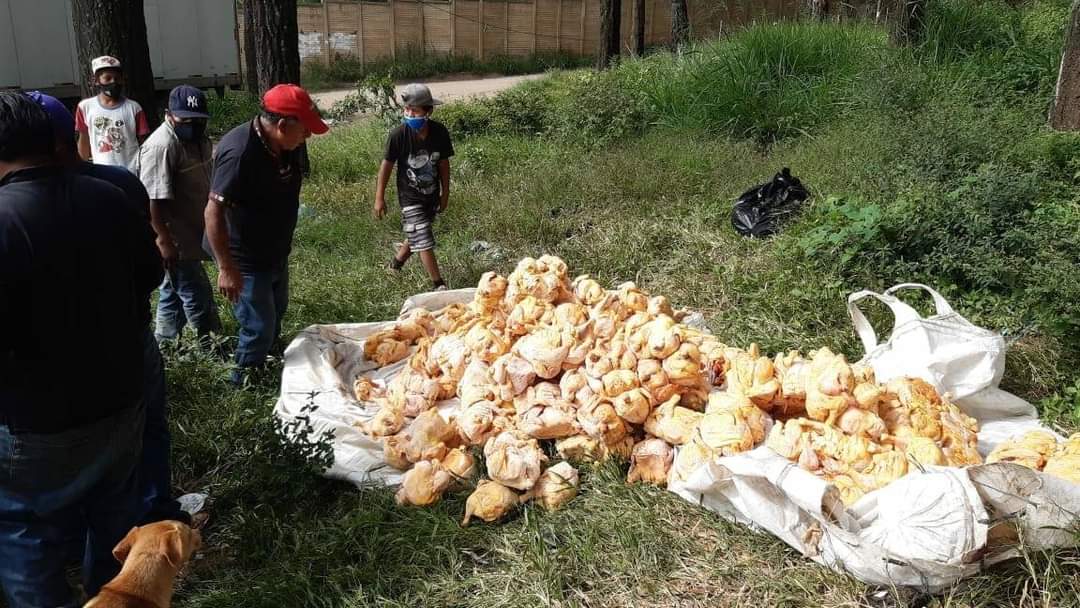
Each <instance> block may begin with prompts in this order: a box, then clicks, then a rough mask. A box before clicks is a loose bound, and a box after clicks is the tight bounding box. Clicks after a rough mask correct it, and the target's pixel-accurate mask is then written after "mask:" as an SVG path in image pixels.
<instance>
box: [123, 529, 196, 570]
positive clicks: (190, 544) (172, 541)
mask: <svg viewBox="0 0 1080 608" xmlns="http://www.w3.org/2000/svg"><path fill="white" fill-rule="evenodd" d="M200 546H202V535H200V534H199V531H198V530H192V529H191V528H190V527H189V526H187V525H186V524H183V523H181V522H178V521H159V522H155V523H152V524H147V525H145V526H139V527H135V528H132V529H131V531H130V532H128V533H127V536H125V537H124V539H123V540H121V541H120V543H119V544H118V545H116V547H115V548H114V549H113V557H115V558H116V560H117V561H119V562H120V563H124V561H125V560H127V558H128V555H130V554H132V553H144V552H145V553H149V554H152V555H162V556H164V557H165V559H166V560H168V562H169V565H171V566H173V567H174V568H177V569H179V568H180V567H181V566H183V565H184V564H186V563H187V561H188V560H189V559H191V556H192V554H194V553H195V551H197V550H198V549H199V547H200Z"/></svg>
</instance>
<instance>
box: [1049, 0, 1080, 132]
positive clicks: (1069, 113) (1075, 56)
mask: <svg viewBox="0 0 1080 608" xmlns="http://www.w3.org/2000/svg"><path fill="white" fill-rule="evenodd" d="M1050 126H1051V127H1053V128H1055V129H1059V130H1063V131H1064V130H1069V131H1080V0H1077V1H1076V2H1073V6H1072V17H1071V18H1070V19H1069V30H1068V33H1067V34H1066V38H1065V52H1064V54H1063V55H1062V56H1061V71H1060V72H1058V82H1057V90H1056V91H1055V92H1054V108H1053V109H1052V110H1051V111H1050Z"/></svg>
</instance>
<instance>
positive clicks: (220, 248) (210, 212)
mask: <svg viewBox="0 0 1080 608" xmlns="http://www.w3.org/2000/svg"><path fill="white" fill-rule="evenodd" d="M203 220H205V222H206V240H208V241H209V242H210V249H211V250H213V252H214V258H215V259H216V260H217V265H218V290H219V291H220V292H221V295H223V296H225V297H226V298H228V299H229V301H230V302H233V303H236V302H237V301H238V300H239V299H240V288H241V287H242V286H243V280H242V279H241V277H240V271H239V270H238V269H237V267H236V261H235V260H233V257H232V253H231V252H230V251H229V228H228V224H227V223H226V220H225V207H224V205H222V204H221V203H219V202H217V201H216V200H214V198H213V197H212V196H211V197H210V200H209V201H208V202H207V203H206V211H205V212H203Z"/></svg>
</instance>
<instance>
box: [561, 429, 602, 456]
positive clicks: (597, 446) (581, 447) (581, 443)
mask: <svg viewBox="0 0 1080 608" xmlns="http://www.w3.org/2000/svg"><path fill="white" fill-rule="evenodd" d="M555 451H556V452H558V453H559V456H562V457H563V458H565V459H567V460H571V461H575V462H599V461H601V460H604V459H606V458H607V455H608V454H607V449H606V447H605V445H604V443H603V442H602V441H600V440H599V439H597V438H595V437H589V436H588V435H574V436H573V437H567V438H566V439H560V440H559V441H556V442H555Z"/></svg>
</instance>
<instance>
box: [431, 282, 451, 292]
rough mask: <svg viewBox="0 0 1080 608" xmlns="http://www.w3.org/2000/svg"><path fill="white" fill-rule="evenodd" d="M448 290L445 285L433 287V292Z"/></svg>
mask: <svg viewBox="0 0 1080 608" xmlns="http://www.w3.org/2000/svg"><path fill="white" fill-rule="evenodd" d="M449 289H450V288H449V287H447V286H446V283H439V284H438V285H436V286H435V289H434V290H433V291H447V290H449Z"/></svg>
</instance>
